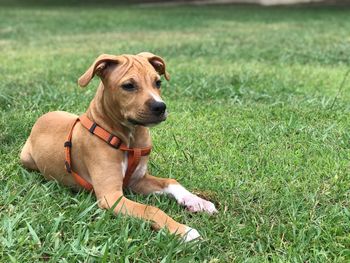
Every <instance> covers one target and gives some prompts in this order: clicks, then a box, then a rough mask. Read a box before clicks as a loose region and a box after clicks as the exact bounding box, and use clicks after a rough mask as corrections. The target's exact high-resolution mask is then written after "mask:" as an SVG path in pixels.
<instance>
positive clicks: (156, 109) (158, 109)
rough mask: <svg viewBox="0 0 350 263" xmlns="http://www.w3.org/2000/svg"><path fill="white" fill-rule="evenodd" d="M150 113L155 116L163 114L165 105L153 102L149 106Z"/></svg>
mask: <svg viewBox="0 0 350 263" xmlns="http://www.w3.org/2000/svg"><path fill="white" fill-rule="evenodd" d="M150 108H151V111H152V112H153V113H154V114H156V115H162V114H164V112H165V110H166V105H165V103H164V102H161V101H153V102H152V103H151V105H150Z"/></svg>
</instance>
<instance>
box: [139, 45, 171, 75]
mask: <svg viewBox="0 0 350 263" xmlns="http://www.w3.org/2000/svg"><path fill="white" fill-rule="evenodd" d="M138 56H142V57H144V58H147V59H148V61H149V63H151V65H152V66H153V67H154V69H155V70H156V71H157V72H158V73H159V75H164V77H165V79H166V80H167V81H169V80H170V75H169V73H168V72H167V71H166V65H165V62H164V59H162V58H161V57H159V56H156V55H154V54H152V53H150V52H142V53H139V54H138Z"/></svg>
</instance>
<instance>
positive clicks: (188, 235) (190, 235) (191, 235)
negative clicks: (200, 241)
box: [184, 226, 201, 242]
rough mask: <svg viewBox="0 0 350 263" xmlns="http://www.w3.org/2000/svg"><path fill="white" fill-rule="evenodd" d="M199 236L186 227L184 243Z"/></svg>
mask: <svg viewBox="0 0 350 263" xmlns="http://www.w3.org/2000/svg"><path fill="white" fill-rule="evenodd" d="M200 236H201V235H200V234H199V233H198V231H197V230H196V229H194V228H192V227H189V226H187V227H186V234H185V235H184V241H185V242H189V241H192V240H194V239H197V238H199V237H200Z"/></svg>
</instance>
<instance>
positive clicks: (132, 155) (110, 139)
mask: <svg viewBox="0 0 350 263" xmlns="http://www.w3.org/2000/svg"><path fill="white" fill-rule="evenodd" d="M79 121H80V123H81V124H82V125H83V127H85V128H86V129H88V130H89V132H90V133H91V134H94V135H96V136H97V137H99V138H100V139H101V140H103V141H105V142H106V143H107V144H108V145H109V146H111V147H113V148H115V149H119V150H121V151H124V152H127V153H128V168H127V170H126V173H125V177H124V180H123V186H124V187H126V186H127V185H128V182H129V180H130V177H131V175H132V174H133V172H134V171H135V169H136V167H137V165H138V164H139V163H140V159H141V156H146V155H149V154H150V153H151V149H152V147H151V146H149V147H145V148H128V147H127V146H126V145H125V144H124V143H123V142H122V140H121V139H120V138H118V137H117V136H115V135H113V134H112V133H109V132H108V131H106V130H105V129H103V128H101V127H100V126H98V125H97V124H96V123H95V122H92V121H91V120H90V119H89V118H88V117H87V116H86V115H85V114H83V115H81V116H80V117H79V118H77V119H76V120H75V122H74V123H73V125H72V128H71V129H70V132H69V134H68V137H67V141H66V142H65V143H64V148H65V155H66V157H65V159H66V160H65V166H66V170H67V172H68V173H70V174H72V176H73V177H74V179H75V181H76V182H77V183H78V184H79V185H80V186H82V187H83V188H85V189H86V190H88V191H91V190H93V186H92V184H90V183H89V182H88V181H86V180H85V179H84V178H82V177H81V176H80V175H78V174H77V173H76V172H74V171H73V170H72V160H71V148H72V134H73V130H74V127H75V125H76V124H77V123H78V122H79Z"/></svg>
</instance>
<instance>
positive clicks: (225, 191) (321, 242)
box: [0, 5, 350, 262]
mask: <svg viewBox="0 0 350 263" xmlns="http://www.w3.org/2000/svg"><path fill="white" fill-rule="evenodd" d="M349 17H350V9H349V10H346V9H344V8H326V7H284V8H282V7H274V8H262V7H256V6H201V7H148V8H147V7H137V6H134V7H119V6H108V5H106V6H93V5H89V6H87V7H84V6H74V7H67V6H27V7H20V6H16V5H12V6H10V5H7V6H2V7H1V8H0V50H1V52H0V61H1V63H0V160H1V162H0V181H1V183H0V191H1V195H0V262H37V261H40V260H42V261H50V262H171V261H176V262H346V261H349V260H350V208H349V200H350V199H349V198H350V191H349V179H350V175H349V172H350V171H349V159H350V151H349V150H350V114H349V113H350V106H349V105H350V93H349V90H350V75H349V69H350V68H349V65H350V35H349V32H350V19H349ZM141 51H151V52H153V53H155V54H158V55H160V56H162V57H164V58H165V60H166V61H167V63H168V70H169V72H170V75H171V81H170V82H169V83H168V84H165V85H164V87H163V95H164V99H165V100H166V102H167V104H168V108H169V109H170V115H169V118H168V120H167V121H166V122H165V123H162V124H161V125H159V126H157V127H155V128H152V135H153V139H154V151H153V152H152V157H151V159H152V160H151V165H150V170H151V173H152V174H154V175H157V176H160V177H170V178H176V179H178V180H179V181H180V182H181V183H182V184H183V185H184V186H186V187H187V188H188V189H191V190H192V191H194V192H197V193H201V194H203V195H205V196H207V197H208V198H209V199H210V200H212V201H213V202H215V203H216V204H217V205H218V207H219V214H218V215H216V216H208V215H206V214H195V215H193V214H190V213H189V212H186V211H185V210H184V209H182V208H181V207H178V205H177V204H176V202H175V201H174V200H171V199H169V198H167V197H165V196H156V195H152V196H149V197H141V196H137V195H134V194H133V193H131V192H128V193H126V194H127V196H128V197H129V198H131V199H133V200H137V201H139V202H142V203H145V204H152V205H156V206H158V207H160V208H161V209H163V210H164V211H165V212H167V213H168V214H169V215H171V216H172V217H173V218H174V219H176V220H177V221H180V222H182V223H185V224H187V225H189V226H191V227H194V228H196V229H198V231H199V232H200V233H201V234H202V236H203V240H201V241H199V242H191V243H186V244H185V243H182V242H181V241H180V240H179V239H178V238H176V237H175V236H172V235H170V234H168V233H167V232H165V231H160V232H155V231H153V230H151V228H150V225H149V223H145V222H142V221H140V220H136V219H130V218H127V217H122V216H118V217H116V216H114V215H112V213H111V212H109V211H102V210H100V209H99V208H98V206H97V204H96V200H95V199H94V197H93V196H92V195H90V194H88V193H86V192H80V193H74V192H72V191H70V190H69V189H67V188H64V187H62V186H60V185H58V184H57V183H54V182H45V181H44V180H43V179H42V176H41V175H40V174H39V173H35V172H27V171H26V170H24V169H23V168H22V167H21V166H20V164H19V158H18V154H19V151H20V149H21V147H22V146H23V144H24V142H25V140H26V138H27V136H28V135H29V133H30V129H31V127H32V125H33V124H34V122H35V120H36V119H37V118H38V117H39V116H40V115H42V114H43V113H45V112H48V111H54V110H65V111H70V112H74V113H77V114H78V113H82V112H84V111H85V109H86V108H87V106H88V103H89V101H90V100H91V99H92V98H93V96H94V93H95V89H96V85H97V84H98V80H94V81H93V83H92V84H91V85H89V86H88V87H87V88H85V89H82V88H79V87H78V85H77V79H78V77H79V76H80V75H81V74H82V73H83V72H84V71H85V69H86V68H87V67H88V66H89V65H90V63H91V62H92V61H93V60H94V59H95V57H97V56H98V55H99V54H101V53H112V54H121V53H139V52H141ZM62 151H63V148H62ZM62 165H63V164H62Z"/></svg>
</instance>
